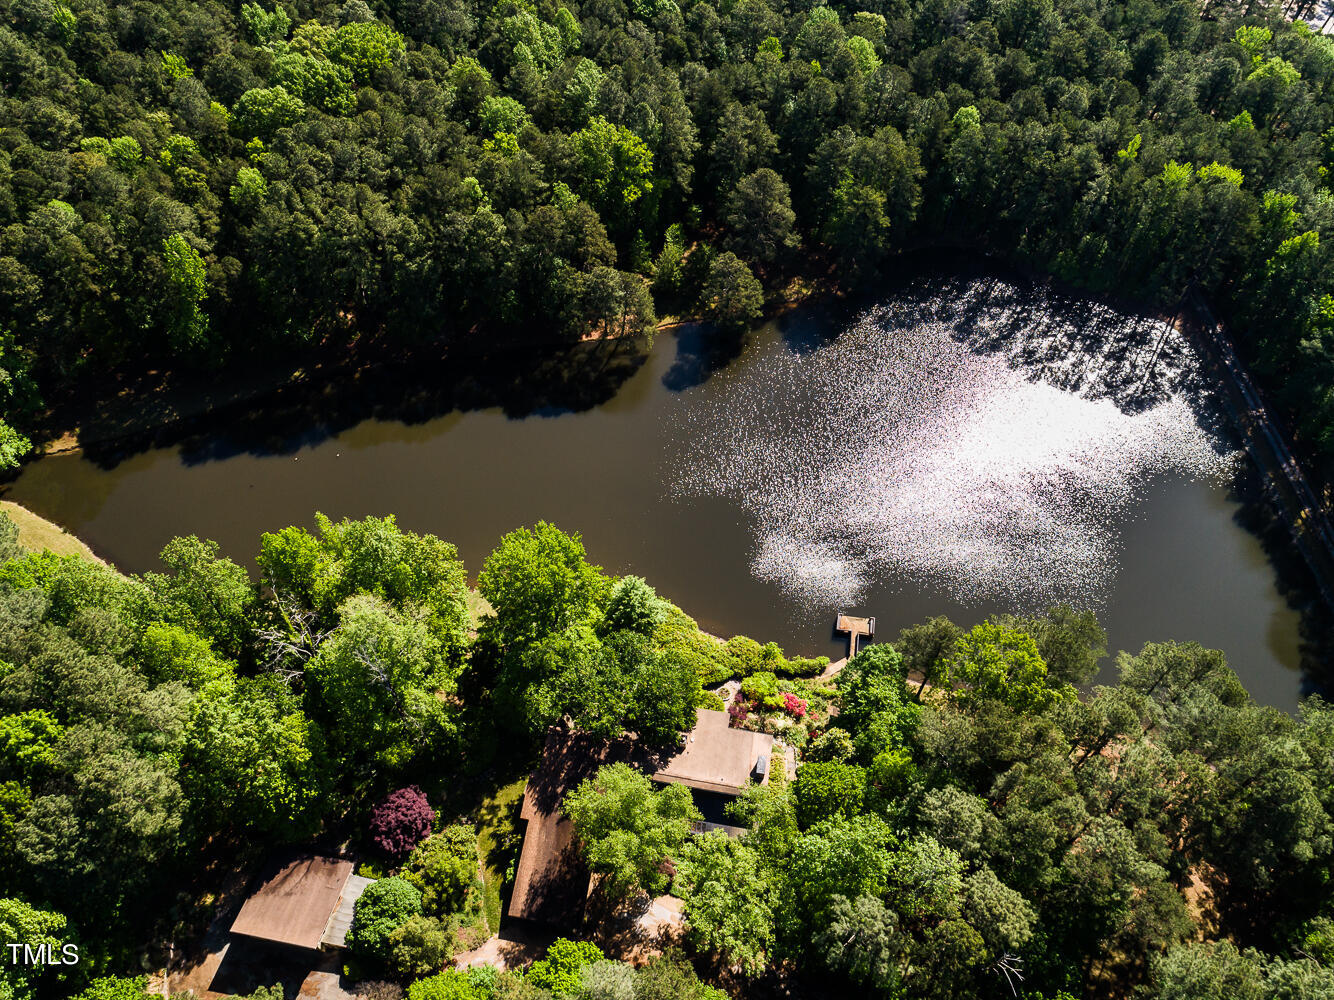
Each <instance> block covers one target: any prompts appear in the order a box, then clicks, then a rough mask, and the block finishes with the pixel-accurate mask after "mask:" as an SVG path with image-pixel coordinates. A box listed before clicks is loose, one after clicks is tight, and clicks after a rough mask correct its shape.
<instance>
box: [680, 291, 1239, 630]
mask: <svg viewBox="0 0 1334 1000" xmlns="http://www.w3.org/2000/svg"><path fill="white" fill-rule="evenodd" d="M1032 298H1033V297H1032V295H1031V294H1029V293H1024V295H1022V296H1021V294H1020V293H1019V292H1018V291H1017V290H1016V289H1014V288H1013V287H1011V286H1007V285H1003V284H1002V285H994V284H993V285H992V286H990V287H989V288H987V289H985V290H983V291H978V292H970V290H969V289H968V288H967V287H965V288H962V289H960V290H958V293H957V294H953V293H945V294H941V293H939V291H938V290H937V292H936V293H934V294H931V293H926V292H919V293H918V294H917V295H916V296H903V297H901V298H898V299H896V300H895V303H894V305H892V306H880V307H877V308H874V309H871V310H869V311H868V312H866V313H864V314H863V315H862V316H861V317H859V319H858V320H857V321H856V322H854V323H853V324H852V326H851V327H850V328H849V329H847V330H846V331H844V332H843V333H842V334H841V335H840V336H839V337H838V338H837V339H835V340H833V341H831V342H829V343H826V344H823V345H822V346H819V347H817V348H816V349H815V350H813V351H809V352H805V353H803V352H800V351H796V350H788V351H783V352H780V353H777V354H772V353H771V354H770V355H769V356H767V357H758V358H757V357H749V358H743V359H742V363H741V364H738V365H735V366H733V368H732V369H729V371H728V372H727V373H726V376H727V382H726V385H725V390H724V391H722V392H714V393H713V394H711V395H710V397H709V398H708V399H707V401H705V402H703V403H702V404H701V401H700V400H692V401H691V402H690V405H685V404H684V402H683V405H681V406H680V408H679V410H678V412H676V413H675V414H674V415H673V416H672V418H671V419H673V420H674V421H679V424H680V425H681V433H680V434H679V437H678V440H680V441H682V442H684V444H683V445H682V446H681V447H679V448H678V449H677V450H676V451H675V452H674V453H673V455H672V456H671V458H670V464H671V473H672V475H671V477H670V478H669V481H670V482H672V483H673V490H672V492H673V495H674V496H675V497H676V498H677V499H680V500H686V501H688V500H689V498H690V497H693V496H723V497H726V498H729V499H731V500H733V501H734V502H737V503H739V504H740V505H741V506H742V507H743V509H745V510H746V511H747V512H748V513H749V514H750V515H751V517H752V518H753V520H754V523H755V525H756V526H757V527H756V532H757V535H756V537H755V538H754V540H753V546H752V555H751V571H752V572H753V573H754V574H755V576H756V577H758V578H760V579H763V580H766V581H769V582H771V583H774V584H776V585H777V586H779V587H781V588H782V589H783V590H784V591H786V592H787V593H788V594H790V595H791V596H792V597H793V598H794V599H795V600H796V601H798V602H799V603H800V604H801V605H803V606H804V607H806V608H810V609H814V608H818V607H834V606H844V605H852V604H855V603H856V602H857V600H858V598H859V596H860V595H861V594H862V593H863V592H864V591H865V589H866V588H867V587H868V586H869V585H870V584H871V583H872V582H888V583H891V584H893V585H895V586H897V587H898V588H900V589H901V588H906V587H913V586H920V587H930V588H937V587H939V588H943V589H944V590H945V591H947V592H948V593H950V594H951V595H952V596H953V597H954V598H955V599H956V600H958V601H960V602H961V603H964V604H976V603H982V602H986V601H992V602H1000V603H1004V604H1008V605H1012V606H1014V607H1016V608H1037V607H1041V606H1044V605H1048V604H1051V603H1054V602H1071V603H1074V604H1077V605H1081V606H1087V607H1093V608H1097V607H1099V606H1101V605H1102V603H1103V601H1104V599H1105V597H1106V595H1107V594H1108V592H1109V591H1110V589H1111V584H1112V582H1113V578H1114V574H1115V573H1116V568H1117V546H1118V538H1119V532H1120V528H1121V526H1123V525H1124V524H1125V523H1127V520H1128V519H1129V518H1130V517H1131V516H1132V511H1133V509H1134V508H1135V506H1136V505H1137V503H1138V502H1139V501H1140V499H1141V498H1142V496H1143V494H1144V492H1145V490H1146V488H1147V487H1148V486H1149V485H1150V484H1151V483H1152V482H1153V480H1154V478H1155V477H1156V476H1159V475H1162V474H1165V473H1175V474H1178V475H1184V476H1187V477H1192V478H1220V479H1221V478H1222V477H1225V476H1227V475H1228V474H1229V472H1230V471H1231V470H1232V468H1233V464H1234V463H1235V461H1236V460H1237V455H1236V453H1235V452H1233V451H1231V450H1230V448H1229V447H1226V446H1223V445H1220V444H1219V443H1217V441H1216V440H1215V438H1214V436H1213V435H1212V434H1211V433H1210V431H1209V430H1207V429H1206V428H1204V427H1202V426H1201V425H1200V423H1199V421H1198V420H1197V418H1196V416H1195V414H1196V412H1197V408H1196V407H1195V406H1193V405H1192V401H1193V400H1194V399H1195V398H1196V396H1197V394H1198V393H1199V392H1200V389H1199V388H1198V386H1197V385H1196V383H1195V378H1194V373H1195V371H1196V364H1195V359H1194V358H1193V357H1192V355H1191V353H1190V350H1189V347H1188V345H1187V344H1186V343H1185V342H1184V340H1183V339H1182V338H1181V337H1179V336H1178V335H1177V334H1176V333H1174V332H1172V331H1170V330H1168V328H1167V327H1165V326H1164V325H1162V324H1157V323H1148V322H1146V321H1143V320H1136V319H1131V318H1128V317H1124V316H1119V315H1117V314H1115V313H1113V312H1111V311H1110V310H1107V309H1105V308H1102V307H1096V306H1095V307H1092V308H1091V311H1090V312H1089V313H1088V314H1086V315H1085V316H1083V317H1075V319H1074V320H1073V321H1072V320H1070V319H1069V318H1060V317H1068V316H1069V310H1061V309H1053V308H1045V306H1048V305H1050V303H1046V302H1041V301H1039V302H1038V303H1036V304H1035V303H1034V302H1033V301H1032ZM1155 351H1156V356H1155ZM1151 359H1153V364H1152V365H1150V360H1151ZM685 395H686V396H689V395H690V393H686V394H685Z"/></svg>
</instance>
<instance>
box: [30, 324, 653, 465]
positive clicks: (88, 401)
mask: <svg viewBox="0 0 1334 1000" xmlns="http://www.w3.org/2000/svg"><path fill="white" fill-rule="evenodd" d="M365 353H367V354H369V353H371V351H370V350H369V349H368V350H367V351H366V352H365ZM383 353H384V352H381V355H380V356H382V354H383ZM647 357H648V349H647V346H646V345H645V344H644V343H642V342H639V341H628V340H604V341H587V342H582V343H578V344H573V345H528V346H525V347H513V346H510V347H502V346H500V345H497V346H496V347H495V348H494V349H485V348H484V349H480V350H479V349H475V348H469V349H465V348H461V347H450V348H441V347H440V346H439V345H438V344H436V345H427V346H415V347H400V348H394V349H393V356H392V359H391V360H377V361H376V362H374V363H367V362H363V361H362V360H361V359H360V358H359V357H358V356H357V354H356V353H348V354H346V355H342V356H335V357H315V358H311V359H309V364H308V365H307V366H306V367H304V368H302V369H301V370H299V371H298V372H297V373H295V374H294V375H293V376H292V377H291V378H289V379H288V380H286V381H284V382H281V383H279V384H268V385H264V384H257V382H258V380H257V378H256V377H254V376H253V375H252V374H250V373H248V372H247V371H245V370H243V369H239V368H237V367H234V368H232V369H229V370H224V371H221V372H218V373H215V374H213V375H201V374H198V373H195V374H182V375H171V374H166V375H164V374H161V373H150V374H149V375H146V376H142V377H140V378H139V379H137V380H134V381H128V380H127V381H118V382H109V384H108V385H105V386H103V387H102V391H101V392H98V393H90V394H86V395H84V396H79V397H78V398H76V399H72V400H70V401H69V403H68V405H64V406H58V408H57V411H56V412H57V413H58V414H59V415H60V418H61V420H62V423H64V424H65V425H68V424H71V423H73V424H76V425H77V426H79V428H80V443H81V445H82V447H83V452H84V454H85V455H86V456H87V458H88V459H89V460H90V461H92V462H94V463H96V464H97V465H99V466H101V467H102V468H111V467H114V466H115V465H117V464H119V463H120V462H122V461H124V460H125V459H127V458H129V457H131V456H132V455H135V454H137V453H139V452H142V451H146V450H149V449H151V448H160V447H169V446H175V445H179V446H180V447H181V455H182V460H183V461H184V462H186V463H187V464H196V463H201V462H208V461H213V460H215V459H222V458H229V457H232V456H234V455H238V454H252V455H258V456H267V455H284V454H291V453H293V452H296V451H298V450H300V449H301V448H304V447H307V446H310V445H313V444H317V443H319V442H320V441H323V440H325V439H326V438H328V437H330V436H333V435H335V434H338V433H340V432H342V431H345V430H347V429H348V428H350V427H352V426H355V425H356V424H358V423H361V422H362V421H365V420H370V419H374V420H385V421H398V422H401V423H403V424H405V425H413V424H420V423H424V422H426V421H428V420H433V419H435V418H437V417H441V416H444V415H446V414H448V413H451V412H456V411H468V410H481V409H500V410H501V411H502V412H504V413H505V414H506V415H507V416H509V417H511V418H513V419H524V418H528V417H551V416H557V415H560V414H564V413H572V412H579V411H583V410H588V409H591V408H593V407H595V406H598V405H601V404H602V403H605V402H607V401H608V400H610V399H611V398H612V397H613V396H614V395H615V394H616V392H617V391H618V390H619V389H620V387H621V385H622V384H623V383H624V382H625V381H626V379H628V378H629V377H630V376H632V375H633V374H634V373H635V372H636V371H638V370H639V367H640V366H641V365H642V364H643V363H644V361H645V360H646V358H647ZM52 430H54V428H52Z"/></svg>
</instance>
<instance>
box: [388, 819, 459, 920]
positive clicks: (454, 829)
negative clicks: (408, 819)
mask: <svg viewBox="0 0 1334 1000" xmlns="http://www.w3.org/2000/svg"><path fill="white" fill-rule="evenodd" d="M402 874H403V878H405V879H407V880H408V881H409V882H411V883H412V884H413V885H415V886H416V887H417V888H418V889H419V890H421V894H422V910H423V912H424V913H426V914H428V915H430V916H436V917H444V916H447V915H449V914H451V913H459V912H461V911H462V910H463V909H464V908H465V907H466V906H467V903H468V900H469V897H470V896H471V895H472V893H473V890H474V888H475V886H476V884H477V839H476V834H475V833H474V832H473V829H472V827H469V826H464V825H462V824H456V825H454V826H450V827H446V828H445V830H443V831H442V832H441V833H438V834H435V835H434V836H431V837H427V838H426V839H425V840H423V841H422V842H421V843H420V844H418V845H417V846H416V847H415V848H413V851H412V855H411V856H410V857H409V858H408V861H407V864H405V865H404V866H403V872H402Z"/></svg>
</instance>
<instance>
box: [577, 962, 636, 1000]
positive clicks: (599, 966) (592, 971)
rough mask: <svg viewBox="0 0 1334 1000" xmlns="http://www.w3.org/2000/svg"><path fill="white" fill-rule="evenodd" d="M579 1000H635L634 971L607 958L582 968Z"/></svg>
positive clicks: (630, 967) (621, 963) (622, 963)
mask: <svg viewBox="0 0 1334 1000" xmlns="http://www.w3.org/2000/svg"><path fill="white" fill-rule="evenodd" d="M579 978H580V981H581V982H582V984H583V988H582V989H581V991H580V993H579V997H580V1000H635V970H634V968H633V967H632V966H629V965H626V964H625V963H624V962H615V961H612V960H611V959H609V958H606V959H603V960H602V961H600V962H594V963H593V964H592V965H586V966H584V968H583V970H582V971H581V972H580V973H579Z"/></svg>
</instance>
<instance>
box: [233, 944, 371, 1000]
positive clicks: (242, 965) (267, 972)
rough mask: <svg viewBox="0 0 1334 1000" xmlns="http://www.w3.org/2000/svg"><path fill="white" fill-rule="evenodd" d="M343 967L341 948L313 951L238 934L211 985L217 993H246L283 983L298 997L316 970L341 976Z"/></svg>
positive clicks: (285, 990)
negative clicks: (329, 950) (333, 950)
mask: <svg viewBox="0 0 1334 1000" xmlns="http://www.w3.org/2000/svg"><path fill="white" fill-rule="evenodd" d="M341 968H342V962H341V959H340V955H339V953H337V952H321V951H311V950H309V949H306V948H293V947H288V946H284V945H278V944H270V943H266V942H262V941H254V940H251V939H250V938H245V937H240V936H235V937H233V938H232V940H231V943H230V945H229V946H228V948H227V954H226V955H225V956H224V957H223V959H222V963H221V964H220V965H219V966H218V970H217V972H215V973H214V974H213V981H212V982H211V983H209V987H208V988H209V989H210V990H212V991H214V992H217V993H223V994H229V995H230V994H235V995H237V996H245V995H249V994H250V993H253V992H254V991H255V990H256V989H258V988H260V987H262V986H273V985H279V986H281V987H282V990H283V996H284V997H285V998H287V1000H295V998H296V997H297V996H299V995H300V993H301V987H302V984H303V983H305V982H306V980H307V978H309V977H310V975H311V974H312V973H325V974H328V975H336V976H339V978H340V979H341V978H342V977H341V974H340V970H341ZM344 985H350V984H344Z"/></svg>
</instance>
